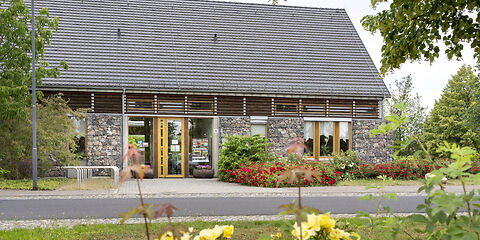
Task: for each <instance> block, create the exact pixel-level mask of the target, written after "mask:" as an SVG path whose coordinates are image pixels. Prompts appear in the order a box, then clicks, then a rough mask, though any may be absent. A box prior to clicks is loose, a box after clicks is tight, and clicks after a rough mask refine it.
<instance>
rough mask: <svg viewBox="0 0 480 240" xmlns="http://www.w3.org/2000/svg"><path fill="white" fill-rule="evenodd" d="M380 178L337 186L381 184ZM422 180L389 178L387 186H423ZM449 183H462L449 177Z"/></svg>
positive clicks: (343, 181)
mask: <svg viewBox="0 0 480 240" xmlns="http://www.w3.org/2000/svg"><path fill="white" fill-rule="evenodd" d="M379 183H381V180H379V179H354V180H342V181H338V182H337V185H336V186H368V185H371V184H379ZM466 183H467V184H474V182H473V181H467V182H466ZM422 185H423V183H422V182H421V181H420V180H388V181H387V186H422ZM447 185H462V182H460V180H458V179H449V180H448V181H447Z"/></svg>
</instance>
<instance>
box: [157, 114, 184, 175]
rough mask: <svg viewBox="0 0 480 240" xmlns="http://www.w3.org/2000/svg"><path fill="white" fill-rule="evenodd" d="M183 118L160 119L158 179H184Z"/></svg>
mask: <svg viewBox="0 0 480 240" xmlns="http://www.w3.org/2000/svg"><path fill="white" fill-rule="evenodd" d="M183 122H184V121H183V119H182V118H158V125H159V128H158V145H157V146H158V148H157V149H158V158H157V159H156V161H157V162H158V164H157V166H158V169H157V171H158V177H183V176H185V175H184V169H185V167H184V166H185V165H184V162H185V161H184V148H185V143H184V141H183V139H184V132H183V126H184V123H183Z"/></svg>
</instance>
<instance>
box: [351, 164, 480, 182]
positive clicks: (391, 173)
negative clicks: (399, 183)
mask: <svg viewBox="0 0 480 240" xmlns="http://www.w3.org/2000/svg"><path fill="white" fill-rule="evenodd" d="M450 162H451V160H448V159H436V160H434V161H429V160H397V161H392V162H388V163H379V164H361V165H360V166H358V167H357V168H356V169H355V170H351V171H348V172H346V173H345V174H350V175H352V176H354V177H355V178H357V179H374V178H377V177H378V176H382V175H384V176H387V177H390V178H392V179H399V180H416V179H423V178H424V177H425V174H427V173H429V172H431V171H433V170H435V169H439V168H441V167H446V166H447V165H448V164H449V163H450ZM472 165H473V166H472V168H471V169H470V170H469V172H471V173H473V174H475V173H478V172H479V165H480V164H479V162H478V161H475V162H472Z"/></svg>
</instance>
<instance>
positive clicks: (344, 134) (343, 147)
mask: <svg viewBox="0 0 480 240" xmlns="http://www.w3.org/2000/svg"><path fill="white" fill-rule="evenodd" d="M339 125H340V151H343V152H345V151H347V150H348V149H349V146H350V127H349V126H348V122H340V124H339Z"/></svg>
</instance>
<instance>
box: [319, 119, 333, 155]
mask: <svg viewBox="0 0 480 240" xmlns="http://www.w3.org/2000/svg"><path fill="white" fill-rule="evenodd" d="M332 153H333V122H321V123H320V156H329V155H331V154H332Z"/></svg>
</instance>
